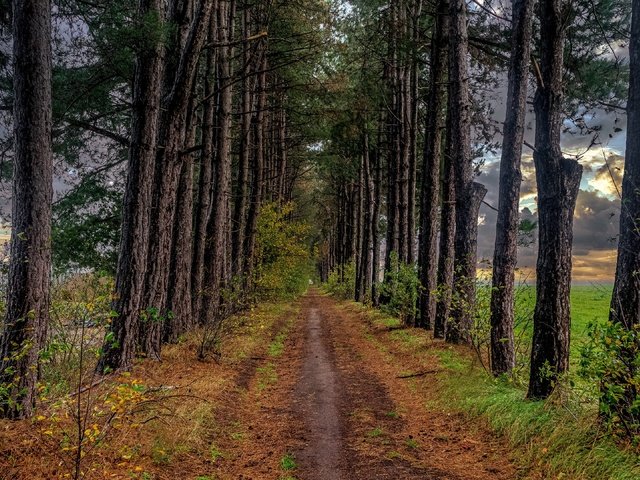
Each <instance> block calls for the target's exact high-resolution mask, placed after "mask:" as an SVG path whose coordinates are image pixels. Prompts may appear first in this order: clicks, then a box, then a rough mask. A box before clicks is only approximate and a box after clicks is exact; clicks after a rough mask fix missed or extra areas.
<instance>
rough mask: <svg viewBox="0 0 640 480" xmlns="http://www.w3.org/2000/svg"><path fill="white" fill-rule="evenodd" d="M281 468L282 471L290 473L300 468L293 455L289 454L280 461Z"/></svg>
mask: <svg viewBox="0 0 640 480" xmlns="http://www.w3.org/2000/svg"><path fill="white" fill-rule="evenodd" d="M280 467H281V468H282V470H284V471H286V472H288V471H290V470H295V469H296V468H298V464H297V463H296V459H295V458H294V456H293V455H292V454H291V453H287V454H286V455H285V456H284V457H282V459H281V460H280Z"/></svg>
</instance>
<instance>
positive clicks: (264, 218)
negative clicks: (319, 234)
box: [255, 202, 315, 299]
mask: <svg viewBox="0 0 640 480" xmlns="http://www.w3.org/2000/svg"><path fill="white" fill-rule="evenodd" d="M294 211H295V205H294V204H293V203H287V204H285V205H281V204H279V203H275V202H274V203H267V204H265V205H263V206H262V208H261V209H260V214H259V216H258V226H257V235H256V278H255V287H256V294H257V296H258V297H260V298H269V299H276V298H291V297H295V296H297V295H300V294H302V293H304V292H305V291H306V289H307V288H308V286H309V279H310V278H312V277H313V276H314V271H315V268H314V262H313V259H312V255H311V252H310V249H309V247H308V245H307V236H308V234H309V226H308V225H307V224H306V223H303V222H299V221H295V220H291V217H292V214H293V212H294Z"/></svg>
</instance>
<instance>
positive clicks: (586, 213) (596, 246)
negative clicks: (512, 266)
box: [477, 155, 624, 281]
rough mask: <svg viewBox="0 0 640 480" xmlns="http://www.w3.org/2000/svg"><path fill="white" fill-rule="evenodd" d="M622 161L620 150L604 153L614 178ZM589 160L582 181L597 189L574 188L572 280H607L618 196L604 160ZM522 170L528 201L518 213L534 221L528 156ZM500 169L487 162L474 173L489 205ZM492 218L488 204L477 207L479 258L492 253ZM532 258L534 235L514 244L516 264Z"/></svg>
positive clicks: (528, 265) (529, 265)
mask: <svg viewBox="0 0 640 480" xmlns="http://www.w3.org/2000/svg"><path fill="white" fill-rule="evenodd" d="M623 162H624V159H623V158H622V157H620V156H619V155H611V156H609V158H608V163H609V168H610V169H611V170H612V172H614V173H613V177H614V179H615V180H616V182H619V181H620V180H621V175H622V170H621V166H622V163H623ZM588 165H589V169H590V170H591V174H590V175H589V177H590V178H589V179H587V180H588V181H587V182H586V184H588V185H589V187H590V188H594V187H597V188H598V190H584V189H583V190H580V192H579V194H578V199H577V202H576V211H575V217H574V239H573V254H574V263H575V265H576V269H575V273H574V276H575V279H576V280H577V281H587V280H588V279H589V278H588V276H589V275H592V276H593V278H594V279H597V280H599V281H609V280H610V279H611V275H612V274H613V267H614V264H613V263H612V264H609V263H607V262H611V261H612V259H613V261H614V262H615V256H614V255H612V253H611V252H612V251H613V250H614V249H615V248H616V237H617V234H618V222H619V218H618V216H619V213H620V200H619V199H618V198H617V196H614V195H610V193H611V192H613V191H614V187H613V183H612V182H611V177H612V175H610V174H609V169H607V167H606V165H604V162H603V161H600V162H599V163H598V161H596V160H594V161H593V162H591V163H589V164H588ZM522 171H523V182H522V188H521V200H522V202H523V203H525V204H527V205H528V204H531V205H532V206H531V207H528V206H523V204H521V212H520V218H521V219H527V220H530V221H533V222H536V223H537V221H538V218H537V214H536V211H535V208H536V206H535V195H536V188H535V171H534V169H533V161H532V159H531V158H530V157H525V158H523V168H522ZM499 175H500V171H499V164H498V163H497V162H496V163H491V164H489V165H487V166H486V167H485V169H484V171H483V172H482V174H481V175H480V176H479V177H478V179H477V180H478V181H479V182H480V183H483V184H484V185H485V186H486V187H487V190H488V191H487V196H486V197H485V201H486V202H487V203H488V204H490V205H491V206H492V207H497V206H498V186H499ZM607 181H608V182H609V184H610V186H609V187H608V188H607V187H606V185H607V184H606V183H605V182H607ZM496 218H497V213H496V212H495V210H494V209H493V208H491V207H489V206H487V205H483V206H482V207H481V209H480V221H479V226H478V258H479V259H480V260H481V261H484V260H489V261H490V260H491V259H492V258H493V249H494V242H495V229H496ZM536 237H537V231H536V233H535V234H534V240H537V238H536ZM536 258H537V247H536V241H534V242H533V244H532V245H530V246H521V247H519V248H518V265H519V266H520V267H522V268H525V269H533V268H535V264H536ZM590 259H593V260H594V263H593V266H592V267H589V265H590V264H589V262H590ZM596 259H597V262H596V261H595V260H596ZM596 263H597V265H596Z"/></svg>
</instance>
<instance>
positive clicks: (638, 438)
mask: <svg viewBox="0 0 640 480" xmlns="http://www.w3.org/2000/svg"><path fill="white" fill-rule="evenodd" d="M580 353H581V355H580V364H579V375H580V376H581V377H582V378H584V379H586V380H588V381H589V383H590V384H592V385H594V386H595V388H597V389H598V392H597V395H598V397H599V410H600V417H601V419H602V420H603V422H604V423H605V424H606V425H607V426H608V427H609V428H610V430H611V432H612V433H613V434H614V435H616V436H618V437H623V438H626V439H628V440H631V441H632V442H633V443H635V444H639V443H640V394H639V393H640V325H633V326H632V327H631V328H626V327H625V326H624V325H622V324H620V323H611V322H607V323H605V324H596V323H594V324H592V325H590V326H589V330H588V341H587V342H586V343H585V345H584V346H583V347H582V348H581V352H580Z"/></svg>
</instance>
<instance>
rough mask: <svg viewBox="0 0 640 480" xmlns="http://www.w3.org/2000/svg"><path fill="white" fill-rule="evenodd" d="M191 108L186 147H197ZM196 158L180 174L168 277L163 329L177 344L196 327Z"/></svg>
mask: <svg viewBox="0 0 640 480" xmlns="http://www.w3.org/2000/svg"><path fill="white" fill-rule="evenodd" d="M192 108H193V105H192V106H191V107H190V113H189V119H190V120H189V124H188V126H187V132H188V134H187V135H188V138H187V141H186V145H187V146H190V145H193V144H194V143H195V137H196V128H195V125H194V123H195V120H196V119H195V114H194V112H193V111H191V109H192ZM193 165H194V162H193V157H192V154H187V156H186V158H185V160H184V162H183V164H182V170H181V172H180V182H179V185H178V206H177V211H176V216H175V219H174V224H173V234H172V236H173V245H172V251H171V268H170V276H169V289H168V295H169V298H168V304H167V310H168V312H170V313H169V315H168V318H167V321H166V323H165V329H164V340H165V341H169V342H177V341H178V339H179V338H180V335H182V334H184V333H185V332H187V331H188V330H189V329H190V328H191V327H192V326H193V325H194V317H193V310H192V306H193V304H192V297H191V295H192V288H191V280H192V275H191V268H192V266H193V263H192V260H193Z"/></svg>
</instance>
